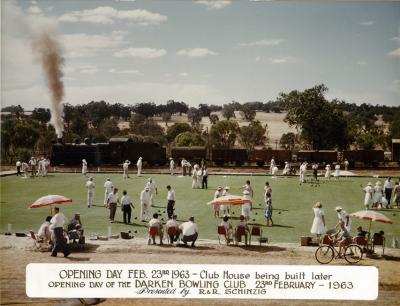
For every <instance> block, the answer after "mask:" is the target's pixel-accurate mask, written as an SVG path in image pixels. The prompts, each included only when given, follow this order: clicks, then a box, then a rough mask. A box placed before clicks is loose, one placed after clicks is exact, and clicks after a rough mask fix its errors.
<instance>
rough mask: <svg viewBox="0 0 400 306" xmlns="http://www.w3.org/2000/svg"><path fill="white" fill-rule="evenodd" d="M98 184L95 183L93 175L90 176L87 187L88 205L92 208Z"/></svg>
mask: <svg viewBox="0 0 400 306" xmlns="http://www.w3.org/2000/svg"><path fill="white" fill-rule="evenodd" d="M95 187H96V185H95V184H94V181H93V177H89V179H88V181H87V182H86V188H87V207H88V208H90V207H92V205H93V204H94V188H95Z"/></svg>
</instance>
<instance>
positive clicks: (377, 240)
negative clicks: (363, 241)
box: [372, 236, 385, 255]
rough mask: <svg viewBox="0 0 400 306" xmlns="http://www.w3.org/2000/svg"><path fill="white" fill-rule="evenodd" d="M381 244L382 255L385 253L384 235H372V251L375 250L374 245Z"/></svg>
mask: <svg viewBox="0 0 400 306" xmlns="http://www.w3.org/2000/svg"><path fill="white" fill-rule="evenodd" d="M379 245H380V246H382V255H385V237H384V236H374V238H372V252H375V246H379Z"/></svg>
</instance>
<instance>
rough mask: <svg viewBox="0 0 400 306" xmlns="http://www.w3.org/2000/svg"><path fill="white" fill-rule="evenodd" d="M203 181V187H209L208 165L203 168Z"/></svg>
mask: <svg viewBox="0 0 400 306" xmlns="http://www.w3.org/2000/svg"><path fill="white" fill-rule="evenodd" d="M202 178H203V179H202V181H201V189H204V188H205V189H208V169H207V166H204V167H203V168H202Z"/></svg>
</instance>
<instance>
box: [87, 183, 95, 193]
mask: <svg viewBox="0 0 400 306" xmlns="http://www.w3.org/2000/svg"><path fill="white" fill-rule="evenodd" d="M94 187H95V184H94V182H93V181H87V182H86V188H87V189H89V191H92V190H93V189H94Z"/></svg>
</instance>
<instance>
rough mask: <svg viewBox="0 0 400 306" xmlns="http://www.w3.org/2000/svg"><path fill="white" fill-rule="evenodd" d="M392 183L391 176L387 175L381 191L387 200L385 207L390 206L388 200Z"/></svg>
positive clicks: (390, 196)
mask: <svg viewBox="0 0 400 306" xmlns="http://www.w3.org/2000/svg"><path fill="white" fill-rule="evenodd" d="M393 188H394V186H393V183H392V178H391V177H390V176H389V177H388V178H387V180H386V181H385V183H384V184H383V192H384V193H385V198H386V200H387V207H386V208H390V202H391V200H392V192H393Z"/></svg>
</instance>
